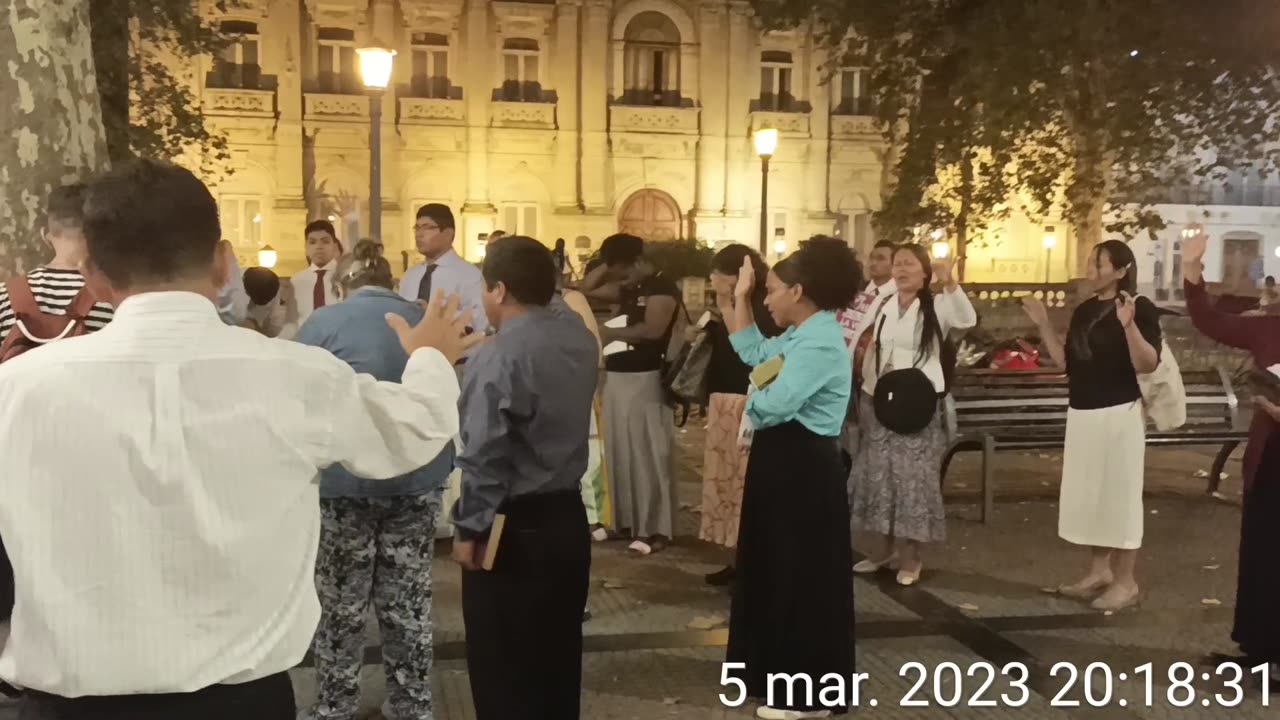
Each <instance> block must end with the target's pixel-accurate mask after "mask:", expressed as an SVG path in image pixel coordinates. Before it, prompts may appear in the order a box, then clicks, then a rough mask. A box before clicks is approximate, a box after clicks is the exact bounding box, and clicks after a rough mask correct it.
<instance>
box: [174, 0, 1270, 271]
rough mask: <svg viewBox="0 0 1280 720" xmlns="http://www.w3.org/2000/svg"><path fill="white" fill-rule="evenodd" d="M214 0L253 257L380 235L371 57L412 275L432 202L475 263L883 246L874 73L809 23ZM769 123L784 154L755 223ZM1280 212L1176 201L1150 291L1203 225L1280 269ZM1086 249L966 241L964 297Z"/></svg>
mask: <svg viewBox="0 0 1280 720" xmlns="http://www.w3.org/2000/svg"><path fill="white" fill-rule="evenodd" d="M202 2H203V4H204V6H205V7H206V9H207V10H208V13H209V17H210V18H211V19H214V20H215V22H217V23H218V24H219V25H220V26H221V29H222V31H223V32H225V33H227V34H228V35H231V36H233V37H234V39H235V42H234V43H232V44H231V45H230V46H229V47H227V48H226V50H225V51H224V52H223V53H222V54H221V56H220V57H217V58H205V59H203V60H201V64H202V66H201V67H200V68H199V69H198V71H197V72H190V73H187V75H188V76H189V77H190V78H191V81H192V82H193V84H194V85H196V86H197V88H196V89H197V93H198V95H199V97H200V101H201V102H202V104H203V106H204V108H205V111H206V112H207V113H208V115H209V116H210V117H211V121H212V123H213V124H214V125H215V126H216V127H217V128H219V129H221V130H224V131H225V132H226V133H227V136H228V138H229V140H230V143H231V149H232V155H233V157H232V160H231V161H230V169H231V170H233V172H232V173H231V174H230V175H228V176H226V177H222V178H220V179H219V180H218V183H217V187H216V192H217V194H218V200H219V203H220V205H221V207H222V213H223V220H224V233H225V235H226V236H227V237H228V238H229V239H231V240H232V241H233V242H234V243H235V245H236V247H237V248H238V250H239V253H240V256H241V260H242V261H243V262H245V263H246V264H253V263H254V261H255V257H256V252H257V250H258V249H259V248H260V247H261V246H263V245H265V244H271V245H272V246H273V247H274V248H275V249H276V250H278V251H279V256H280V271H281V274H284V275H288V274H290V273H291V272H293V271H295V270H297V269H299V268H300V267H301V266H302V264H303V262H304V260H303V252H302V251H303V238H302V228H303V226H304V225H305V224H306V222H307V220H310V219H315V218H318V217H331V218H333V219H334V220H335V225H337V226H338V227H339V233H340V235H341V236H342V239H343V240H344V241H350V240H351V239H353V238H355V237H357V236H358V235H360V234H362V233H368V228H369V196H370V191H369V185H370V182H369V176H370V155H371V154H370V150H369V148H370V122H371V120H370V118H371V112H370V110H371V99H370V95H369V94H367V93H366V91H365V89H364V88H363V86H362V83H361V79H360V73H359V68H358V63H357V56H356V50H357V48H359V47H362V46H367V45H375V44H378V45H386V46H389V47H391V48H393V49H394V50H395V51H396V57H395V66H394V71H393V77H392V81H391V87H390V88H389V90H388V91H387V92H386V93H385V94H383V95H382V97H381V99H380V100H379V102H380V103H381V117H382V122H381V124H380V125H381V131H380V134H381V137H382V148H383V149H382V163H381V177H382V193H381V195H382V197H381V207H382V237H383V240H384V242H385V244H386V245H387V254H388V256H390V257H393V258H394V257H396V256H399V255H400V254H401V253H402V252H406V253H407V257H408V260H409V261H413V260H414V254H412V244H413V243H412V233H411V227H412V223H413V212H414V210H415V209H416V208H417V207H418V206H419V205H421V204H423V203H425V202H430V201H435V202H443V203H446V204H448V205H449V206H451V207H452V208H454V210H455V212H456V213H457V215H458V219H459V226H460V227H459V237H460V238H461V239H460V241H459V245H458V247H459V250H460V251H461V252H463V253H464V254H465V255H466V256H467V257H468V258H470V259H476V258H478V257H479V253H480V243H479V240H478V238H479V237H480V236H481V235H482V234H485V233H488V232H490V231H491V230H494V229H502V230H505V231H507V232H510V233H523V234H528V235H533V236H535V237H537V238H539V239H540V240H542V241H544V242H546V243H548V244H550V243H551V242H553V241H554V240H555V239H556V238H564V239H565V240H566V241H567V243H568V244H569V248H570V250H571V253H572V255H573V256H574V257H575V258H579V259H580V258H582V257H583V256H585V255H586V254H587V253H589V252H590V251H591V250H592V249H593V248H594V247H597V246H598V244H599V242H600V241H601V240H602V239H603V238H604V237H606V236H607V235H609V234H611V233H614V232H617V231H619V230H630V231H634V232H636V233H637V234H640V235H643V236H645V237H648V238H653V239H663V238H676V237H684V238H697V239H700V240H703V241H706V242H709V243H720V242H725V241H730V240H737V241H741V242H747V243H750V244H753V245H755V244H756V243H757V242H758V241H759V238H760V235H761V217H762V215H763V219H764V225H765V228H764V234H765V236H766V237H767V241H766V244H767V246H768V248H769V250H770V254H774V253H776V248H794V247H795V245H796V243H797V242H798V241H799V240H801V239H803V238H806V237H808V236H809V235H811V234H814V233H827V234H831V233H838V234H840V235H842V236H843V237H846V238H848V239H849V241H850V243H851V244H853V245H855V247H858V248H859V249H860V250H863V251H865V250H866V249H867V248H868V246H869V245H870V243H871V242H872V241H873V236H872V227H871V222H870V213H871V212H872V211H873V210H875V209H876V208H877V207H878V205H879V198H880V187H881V174H882V162H881V160H882V157H883V153H882V141H881V137H880V135H879V132H878V128H877V124H876V122H875V120H874V118H873V117H872V108H871V107H870V103H869V96H870V93H869V92H868V88H867V85H866V72H865V71H864V70H863V69H860V68H857V67H839V66H838V64H834V63H831V62H830V58H829V57H828V55H827V54H826V53H825V52H823V51H822V50H821V49H820V48H817V47H815V45H814V43H813V41H812V39H811V34H810V33H809V32H808V31H807V30H806V29H804V28H800V29H796V30H793V31H789V32H769V33H765V32H763V31H762V30H761V29H760V26H759V24H758V22H757V21H756V19H755V18H754V17H753V16H752V12H751V9H750V7H749V4H748V3H746V2H743V1H741V0H544V1H541V2H504V1H501V0H241V2H239V3H237V4H235V5H238V6H237V7H235V8H233V9H232V10H231V12H230V14H221V13H217V12H216V11H215V10H214V9H213V7H212V6H213V3H212V2H211V1H210V0H202ZM764 127H773V128H777V129H778V130H779V131H780V134H781V140H780V142H779V146H778V149H777V152H776V154H775V155H774V157H773V158H772V160H771V163H770V171H769V187H768V189H769V200H768V207H767V208H766V209H765V210H764V211H763V212H762V209H761V172H760V170H761V162H760V159H759V158H758V157H757V155H756V151H755V149H754V146H753V142H752V136H753V133H754V131H755V130H758V129H760V128H764ZM1268 193H1269V194H1268ZM1273 195H1274V196H1275V198H1274V199H1278V200H1280V194H1277V193H1275V189H1274V188H1271V189H1270V190H1266V191H1265V192H1263V193H1262V195H1259V197H1264V198H1270V197H1272V196H1273ZM1242 199H1243V198H1242ZM1212 200H1213V198H1208V201H1210V202H1211V201H1212ZM1233 204H1234V203H1233ZM1246 204H1247V203H1246ZM1276 204H1280V202H1274V203H1265V202H1264V203H1260V205H1262V206H1264V207H1236V208H1220V209H1218V210H1214V209H1212V208H1209V209H1207V210H1206V209H1205V208H1200V207H1192V206H1168V207H1162V208H1161V210H1162V212H1164V214H1165V215H1166V217H1167V219H1168V220H1169V221H1170V222H1171V223H1173V225H1171V228H1170V229H1169V230H1167V231H1165V232H1164V233H1162V237H1166V239H1167V242H1164V243H1157V244H1151V243H1148V242H1147V241H1139V243H1138V244H1139V245H1141V246H1142V248H1139V258H1140V259H1142V258H1144V257H1145V258H1147V259H1146V260H1143V261H1142V265H1143V267H1142V268H1141V272H1140V279H1142V280H1143V283H1144V285H1145V286H1146V287H1152V286H1153V285H1157V286H1158V285H1159V283H1156V282H1154V278H1153V275H1152V273H1153V271H1154V270H1156V269H1157V266H1156V262H1155V261H1156V260H1157V259H1158V258H1162V262H1161V264H1160V266H1159V269H1160V270H1161V272H1163V274H1164V275H1165V282H1166V283H1167V284H1169V285H1172V283H1173V281H1174V280H1176V278H1175V277H1173V275H1174V273H1175V271H1174V270H1173V267H1174V265H1175V264H1176V257H1177V255H1176V246H1175V241H1176V237H1177V236H1178V232H1179V231H1180V229H1181V228H1182V227H1183V225H1182V223H1185V222H1187V221H1189V220H1192V219H1198V220H1200V221H1201V222H1204V223H1205V224H1206V226H1207V227H1208V229H1209V230H1210V232H1211V234H1212V235H1213V236H1214V238H1215V241H1216V240H1218V239H1224V241H1225V240H1229V239H1232V238H1233V237H1239V238H1245V240H1242V241H1240V242H1244V243H1245V244H1248V243H1253V245H1249V247H1248V248H1244V246H1243V245H1240V247H1241V248H1243V249H1242V250H1241V252H1244V251H1246V250H1247V251H1249V252H1253V251H1254V250H1253V248H1254V245H1256V246H1257V249H1256V255H1251V257H1258V256H1260V259H1259V260H1258V262H1261V261H1263V260H1265V267H1266V269H1267V270H1268V271H1271V272H1274V271H1275V270H1276V269H1280V267H1278V266H1277V264H1280V257H1275V256H1273V251H1274V248H1275V247H1276V246H1277V243H1278V241H1280V238H1278V237H1275V235H1276V234H1277V233H1276V228H1277V227H1278V226H1280V221H1277V219H1276V218H1275V217H1273V216H1274V215H1275V214H1276V213H1275V211H1274V209H1268V208H1267V207H1265V206H1267V205H1276ZM1202 211H1203V212H1202ZM1204 212H1208V213H1209V217H1205V214H1204ZM1221 221H1225V222H1226V223H1227V225H1226V226H1222V227H1216V224H1218V223H1219V222H1221ZM1241 223H1244V225H1247V226H1248V227H1244V226H1241V227H1235V226H1236V225H1240V224H1241ZM1050 227H1051V228H1053V230H1052V233H1053V234H1054V235H1055V236H1056V240H1057V242H1056V246H1055V248H1054V249H1053V250H1052V251H1050V252H1046V250H1045V249H1044V242H1043V238H1044V237H1045V236H1046V235H1047V234H1049V233H1048V230H1047V228H1050ZM1242 233H1243V234H1242ZM1254 240H1256V241H1257V242H1254ZM1237 245H1239V243H1237ZM1075 246H1076V243H1075V242H1074V239H1073V238H1072V237H1071V236H1070V232H1069V230H1068V228H1067V224H1066V223H1064V222H1062V221H1061V220H1054V219H1049V218H1027V217H1015V218H1013V219H1011V220H1010V221H1008V222H1007V223H1005V224H1004V226H1003V227H1001V228H999V229H997V230H995V231H993V232H990V233H988V234H987V236H986V237H983V238H978V239H977V240H975V242H974V243H973V244H972V245H971V247H970V249H969V260H968V263H967V276H968V277H967V280H969V281H970V282H973V281H979V282H981V281H992V282H1011V281H1023V282H1040V281H1043V280H1044V279H1045V278H1046V277H1049V278H1050V279H1052V280H1054V281H1063V280H1066V279H1067V278H1068V275H1069V272H1068V269H1069V268H1074V267H1076V260H1077V258H1076V254H1077V252H1076V249H1075ZM1229 246H1230V247H1229ZM1234 247H1236V245H1231V244H1230V243H1225V242H1223V243H1219V242H1215V243H1214V245H1213V246H1211V249H1210V256H1209V258H1208V259H1209V263H1210V265H1211V267H1210V268H1209V272H1208V276H1209V277H1210V278H1211V279H1213V278H1217V277H1220V276H1226V275H1231V274H1232V272H1235V273H1236V274H1239V271H1238V269H1237V270H1234V271H1231V268H1233V267H1236V265H1239V264H1240V262H1244V260H1241V261H1240V262H1235V261H1231V260H1230V257H1234V256H1231V252H1232V248H1234ZM1246 254H1247V253H1246ZM1229 256H1230V257H1229ZM1232 262H1235V264H1234V265H1232V264H1231V263H1232ZM1249 262H1254V261H1249ZM395 264H396V265H400V263H395ZM1255 264H1256V263H1255ZM1228 265H1230V267H1228ZM1255 274H1256V273H1255Z"/></svg>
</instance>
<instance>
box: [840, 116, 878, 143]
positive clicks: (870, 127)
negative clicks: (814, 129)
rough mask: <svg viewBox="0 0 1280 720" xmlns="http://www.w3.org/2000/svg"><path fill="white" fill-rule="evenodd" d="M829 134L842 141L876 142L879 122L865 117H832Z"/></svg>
mask: <svg viewBox="0 0 1280 720" xmlns="http://www.w3.org/2000/svg"><path fill="white" fill-rule="evenodd" d="M831 134H832V135H833V136H835V137H836V138H838V139H842V140H877V139H879V138H880V121H879V120H877V119H876V118H874V117H870V116H866V115H833V116H831Z"/></svg>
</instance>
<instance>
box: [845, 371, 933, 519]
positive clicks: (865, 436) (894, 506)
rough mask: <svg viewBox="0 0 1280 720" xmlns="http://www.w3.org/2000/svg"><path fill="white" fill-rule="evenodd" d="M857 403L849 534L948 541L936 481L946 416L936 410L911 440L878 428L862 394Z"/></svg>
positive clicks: (878, 423)
mask: <svg viewBox="0 0 1280 720" xmlns="http://www.w3.org/2000/svg"><path fill="white" fill-rule="evenodd" d="M859 400H861V401H862V402H860V403H859V408H858V431H859V432H858V435H859V438H858V440H859V441H858V455H857V457H855V458H854V459H853V470H852V472H851V473H850V479H849V484H850V485H851V486H852V488H853V514H852V519H851V523H852V525H853V529H854V530H855V531H861V532H873V533H879V534H880V535H890V536H893V537H895V538H901V539H903V540H915V541H917V542H942V541H943V540H945V539H946V538H947V513H946V509H945V508H944V507H943V505H942V487H941V485H940V484H939V479H938V478H939V473H941V472H942V455H943V454H944V453H945V452H946V450H947V431H946V422H945V417H944V415H945V413H943V412H942V408H939V412H938V414H937V415H935V416H934V418H933V422H931V423H929V427H927V428H925V429H924V430H922V431H921V432H919V433H917V434H915V435H899V434H897V433H895V432H892V431H890V430H889V429H887V428H885V426H883V425H881V424H880V421H879V420H878V419H877V418H876V412H875V409H874V405H875V403H873V402H872V401H871V398H869V397H867V396H865V395H864V396H862V397H861V398H859Z"/></svg>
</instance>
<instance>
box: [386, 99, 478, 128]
mask: <svg viewBox="0 0 1280 720" xmlns="http://www.w3.org/2000/svg"><path fill="white" fill-rule="evenodd" d="M465 119H466V104H465V103H464V102H463V101H461V100H440V99H436V98H412V97H402V98H400V123H401V124H403V125H460V124H462V122H463V121H464V120H465Z"/></svg>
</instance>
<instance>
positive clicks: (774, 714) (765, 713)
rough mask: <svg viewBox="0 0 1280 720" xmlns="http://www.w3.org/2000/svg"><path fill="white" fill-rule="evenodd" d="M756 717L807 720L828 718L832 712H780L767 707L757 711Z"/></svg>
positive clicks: (762, 706)
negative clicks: (807, 719)
mask: <svg viewBox="0 0 1280 720" xmlns="http://www.w3.org/2000/svg"><path fill="white" fill-rule="evenodd" d="M756 717H758V718H760V719H761V720H805V718H828V717H831V711H830V710H810V711H804V710H779V709H777V708H771V707H768V706H765V705H761V706H760V707H759V708H757V709H756Z"/></svg>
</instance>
